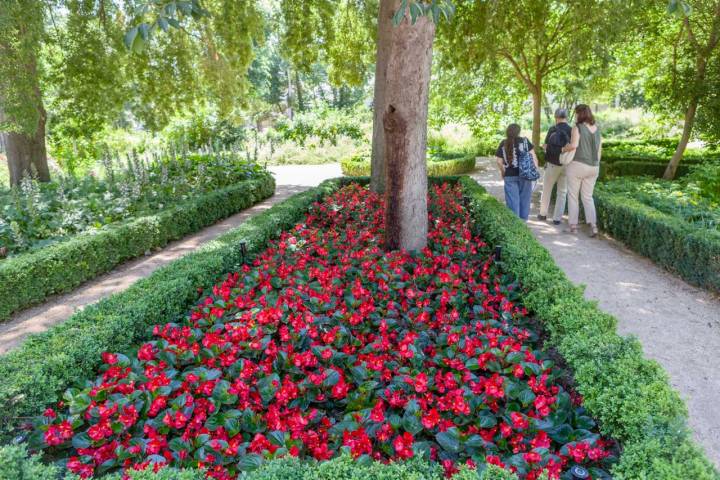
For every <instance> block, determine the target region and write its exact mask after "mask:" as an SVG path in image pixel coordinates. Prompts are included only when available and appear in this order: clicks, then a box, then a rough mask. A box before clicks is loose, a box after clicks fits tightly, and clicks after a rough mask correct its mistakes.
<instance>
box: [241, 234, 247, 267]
mask: <svg viewBox="0 0 720 480" xmlns="http://www.w3.org/2000/svg"><path fill="white" fill-rule="evenodd" d="M240 255H242V262H243V263H245V256H246V255H247V242H246V241H244V240H243V241H242V242H240Z"/></svg>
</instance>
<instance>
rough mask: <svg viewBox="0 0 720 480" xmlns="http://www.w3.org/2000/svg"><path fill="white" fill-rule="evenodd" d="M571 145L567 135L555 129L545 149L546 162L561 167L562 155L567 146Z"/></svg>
mask: <svg viewBox="0 0 720 480" xmlns="http://www.w3.org/2000/svg"><path fill="white" fill-rule="evenodd" d="M568 143H570V139H569V138H568V135H567V133H565V132H564V131H562V130H560V129H559V128H555V129H554V130H553V132H552V133H551V134H550V136H549V137H548V139H547V147H546V149H545V161H547V162H550V163H552V164H553V165H560V154H561V153H562V149H563V147H564V146H565V145H567V144H568Z"/></svg>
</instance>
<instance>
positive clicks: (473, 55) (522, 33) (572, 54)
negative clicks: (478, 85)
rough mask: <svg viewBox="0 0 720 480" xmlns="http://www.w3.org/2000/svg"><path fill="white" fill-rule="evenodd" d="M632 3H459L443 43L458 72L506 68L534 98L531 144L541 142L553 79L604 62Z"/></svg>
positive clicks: (468, 0) (584, 0) (461, 0)
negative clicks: (544, 107) (544, 109)
mask: <svg viewBox="0 0 720 480" xmlns="http://www.w3.org/2000/svg"><path fill="white" fill-rule="evenodd" d="M637 3H638V2H636V1H634V0H630V1H625V0H609V1H604V0H516V1H513V2H508V1H504V0H489V1H483V2H477V1H472V0H458V1H457V2H456V4H457V13H456V17H455V20H454V21H453V24H452V27H451V28H447V29H443V31H442V35H440V38H442V39H443V41H442V42H441V45H442V50H443V54H445V55H448V56H449V57H451V58H452V62H453V63H454V64H455V65H457V67H458V68H459V69H465V70H466V71H472V70H473V69H475V68H477V66H478V65H479V64H483V63H490V64H492V63H493V62H506V63H507V65H508V66H509V67H510V68H511V69H512V71H513V73H514V75H515V77H516V78H517V79H518V80H519V81H520V82H522V84H523V85H525V87H526V89H527V93H528V94H529V95H530V96H531V97H532V105H533V107H532V110H533V124H532V140H533V142H534V143H538V142H539V141H540V122H541V117H542V103H543V98H544V91H545V86H546V84H547V81H548V79H549V78H551V77H553V76H555V75H558V74H559V73H560V72H562V71H564V70H567V69H574V68H578V66H579V65H581V64H583V63H585V62H587V61H594V62H597V61H602V60H603V50H607V49H608V48H610V46H611V45H612V44H613V42H614V41H616V40H617V39H618V38H620V35H621V33H622V32H623V31H624V28H625V26H626V25H627V23H626V21H627V19H628V18H629V17H628V16H629V15H630V14H631V13H632V12H633V11H634V9H635V8H636V7H637Z"/></svg>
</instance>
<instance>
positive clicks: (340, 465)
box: [0, 446, 547, 480]
mask: <svg viewBox="0 0 720 480" xmlns="http://www.w3.org/2000/svg"><path fill="white" fill-rule="evenodd" d="M482 468H483V470H482V471H481V472H478V471H475V470H471V469H469V468H467V467H465V468H463V469H461V471H460V472H459V473H458V474H457V475H455V476H454V477H453V478H454V479H455V480H517V478H518V477H517V475H515V474H513V473H511V472H509V471H507V470H503V469H501V468H499V467H496V466H494V465H489V466H487V467H485V466H483V467H482ZM61 475H62V472H61V470H60V468H58V467H56V466H53V465H45V464H43V463H42V462H41V461H40V458H39V457H37V456H30V457H28V455H27V450H26V449H25V448H24V447H20V446H6V447H0V479H3V480H5V479H7V480H10V479H12V480H25V479H27V480H57V479H59V478H64V479H65V480H76V479H77V478H78V477H76V476H75V475H72V474H67V475H66V476H65V477H61ZM128 476H129V478H130V480H206V479H205V474H204V472H202V471H201V470H192V469H191V470H177V469H174V468H165V469H161V470H160V471H158V472H157V473H153V472H152V469H150V468H148V469H147V470H145V471H140V472H137V471H130V472H128ZM102 478H103V480H120V478H121V475H120V474H118V473H116V474H112V475H105V476H104V477H102ZM240 478H242V479H243V480H369V479H372V480H444V478H445V477H444V475H443V470H442V468H441V467H440V465H439V464H437V463H431V462H427V461H424V460H421V459H419V458H413V459H411V460H408V461H404V462H395V463H390V464H388V465H385V464H383V463H380V462H369V463H358V462H356V461H354V460H353V459H352V458H351V457H350V456H349V455H342V456H340V457H337V458H334V459H332V460H328V461H326V462H320V463H318V462H304V461H300V460H298V459H296V458H294V457H284V458H278V459H276V460H272V461H269V462H266V463H264V464H263V465H262V466H260V468H258V469H257V470H253V471H250V472H247V473H246V474H245V475H243V476H242V477H240ZM541 480H547V479H546V477H545V476H543V477H541Z"/></svg>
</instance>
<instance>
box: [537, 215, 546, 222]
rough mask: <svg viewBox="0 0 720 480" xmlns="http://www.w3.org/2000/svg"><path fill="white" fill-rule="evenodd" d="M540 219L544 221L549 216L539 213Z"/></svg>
mask: <svg viewBox="0 0 720 480" xmlns="http://www.w3.org/2000/svg"><path fill="white" fill-rule="evenodd" d="M538 220H540V221H541V222H544V221H545V220H547V216H546V215H538Z"/></svg>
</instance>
